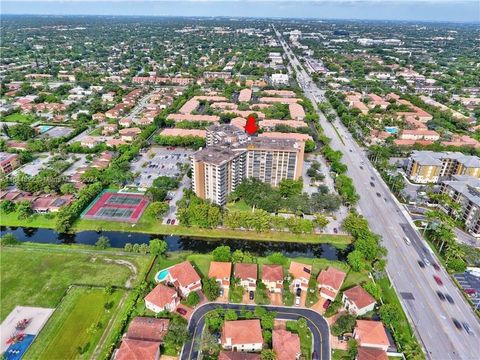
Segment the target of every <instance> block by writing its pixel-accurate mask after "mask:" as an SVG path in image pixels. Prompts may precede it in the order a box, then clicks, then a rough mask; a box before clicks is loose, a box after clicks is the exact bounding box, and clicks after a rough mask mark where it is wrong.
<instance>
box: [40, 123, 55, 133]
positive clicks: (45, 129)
mask: <svg viewBox="0 0 480 360" xmlns="http://www.w3.org/2000/svg"><path fill="white" fill-rule="evenodd" d="M51 128H53V126H49V125H40V126H39V127H38V129H39V130H40V134H43V133H44V132H47V131H48V130H50V129H51Z"/></svg>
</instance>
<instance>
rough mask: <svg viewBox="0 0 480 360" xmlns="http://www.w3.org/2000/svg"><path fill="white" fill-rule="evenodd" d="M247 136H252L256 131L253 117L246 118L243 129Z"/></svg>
mask: <svg viewBox="0 0 480 360" xmlns="http://www.w3.org/2000/svg"><path fill="white" fill-rule="evenodd" d="M243 128H244V129H245V131H246V132H247V134H248V135H253V134H255V133H256V132H257V131H258V126H257V123H256V122H255V118H254V117H253V116H249V117H248V118H247V123H246V124H245V126H244V127H243Z"/></svg>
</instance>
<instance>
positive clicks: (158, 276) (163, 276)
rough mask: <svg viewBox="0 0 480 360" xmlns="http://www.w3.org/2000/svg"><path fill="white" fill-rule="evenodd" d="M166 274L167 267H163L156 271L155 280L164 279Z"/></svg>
mask: <svg viewBox="0 0 480 360" xmlns="http://www.w3.org/2000/svg"><path fill="white" fill-rule="evenodd" d="M167 276H168V269H163V270H161V271H159V272H158V273H157V275H156V276H155V280H157V281H158V282H161V281H164V280H165V279H166V278H167Z"/></svg>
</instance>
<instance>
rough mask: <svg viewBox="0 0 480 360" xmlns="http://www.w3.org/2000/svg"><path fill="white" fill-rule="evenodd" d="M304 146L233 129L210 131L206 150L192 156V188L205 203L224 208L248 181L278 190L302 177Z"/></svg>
mask: <svg viewBox="0 0 480 360" xmlns="http://www.w3.org/2000/svg"><path fill="white" fill-rule="evenodd" d="M303 156H304V143H303V142H301V141H296V140H293V139H277V138H259V137H249V136H246V135H245V133H244V132H243V131H241V130H239V129H238V128H236V127H234V126H232V125H214V126H211V127H209V128H208V129H207V147H205V148H204V149H201V150H199V151H197V152H196V153H195V154H193V156H192V188H193V191H194V192H195V194H197V196H198V197H200V198H202V199H208V200H211V201H212V202H213V203H215V204H218V205H225V203H226V201H227V196H228V194H230V193H231V192H232V191H234V190H235V188H236V186H237V185H238V184H240V182H241V181H242V180H243V179H245V178H249V177H253V178H256V179H259V180H261V181H263V182H266V183H268V184H271V185H272V186H277V185H278V184H279V183H280V181H281V180H283V179H292V180H293V179H294V180H296V179H298V178H299V177H300V176H301V175H302V167H303Z"/></svg>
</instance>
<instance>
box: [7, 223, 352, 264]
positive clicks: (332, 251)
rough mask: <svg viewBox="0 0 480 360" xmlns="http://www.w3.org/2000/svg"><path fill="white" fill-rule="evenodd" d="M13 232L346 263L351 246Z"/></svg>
mask: <svg viewBox="0 0 480 360" xmlns="http://www.w3.org/2000/svg"><path fill="white" fill-rule="evenodd" d="M5 233H12V234H13V235H15V237H16V238H17V240H18V241H20V242H27V241H28V242H35V243H44V244H84V245H95V243H96V242H97V240H98V238H99V237H100V236H106V237H107V238H108V240H109V241H110V245H111V246H112V247H115V248H123V247H124V246H125V244H127V243H131V244H148V242H149V241H150V240H152V239H155V238H157V239H162V240H165V241H166V242H167V243H168V250H169V251H193V252H196V253H201V254H208V253H210V252H212V251H213V249H215V248H216V247H217V246H220V245H228V246H230V248H231V249H232V250H237V249H241V250H244V251H250V252H251V253H253V254H256V255H258V256H264V255H266V254H269V253H272V252H281V253H283V254H284V255H285V256H288V257H299V256H305V257H315V258H326V259H329V260H341V261H345V260H346V257H347V255H348V253H349V252H350V251H351V246H348V247H346V248H342V249H339V248H337V247H335V246H333V245H330V244H299V243H290V242H276V241H275V242H271V241H250V240H249V241H246V240H237V239H218V240H217V239H205V238H193V237H182V236H164V235H152V234H143V233H135V232H121V231H101V232H97V231H81V232H78V233H76V234H62V233H57V232H55V231H54V230H52V229H39V228H27V227H5V226H2V227H0V234H2V235H3V234H5Z"/></svg>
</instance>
